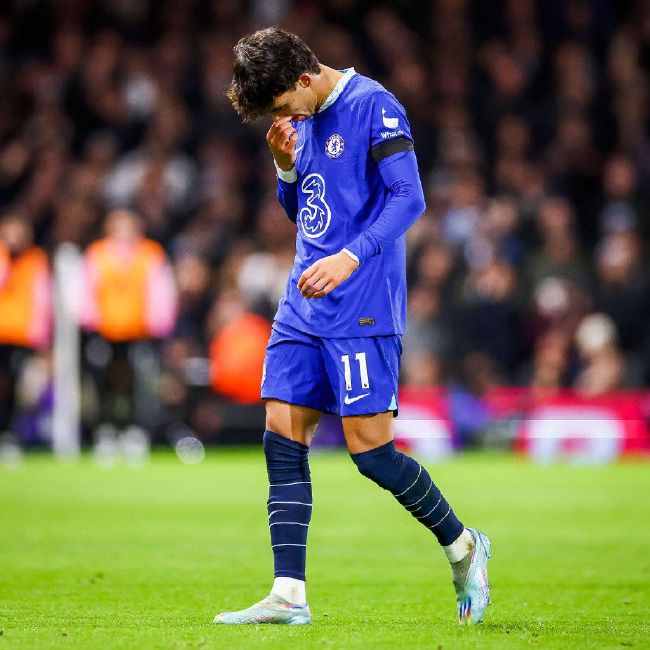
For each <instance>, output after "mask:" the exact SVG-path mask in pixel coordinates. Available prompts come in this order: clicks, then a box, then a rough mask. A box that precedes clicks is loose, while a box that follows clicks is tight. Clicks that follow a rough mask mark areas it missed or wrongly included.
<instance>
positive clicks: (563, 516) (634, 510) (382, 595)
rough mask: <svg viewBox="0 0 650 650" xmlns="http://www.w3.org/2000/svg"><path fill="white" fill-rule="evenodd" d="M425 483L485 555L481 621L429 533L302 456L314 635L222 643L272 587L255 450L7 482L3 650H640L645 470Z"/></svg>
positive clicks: (326, 461) (307, 631)
mask: <svg viewBox="0 0 650 650" xmlns="http://www.w3.org/2000/svg"><path fill="white" fill-rule="evenodd" d="M429 469H430V470H431V473H432V475H433V477H434V480H435V481H436V482H437V483H438V484H439V486H440V487H441V488H442V490H443V491H444V493H445V495H446V496H447V497H448V499H449V500H450V501H451V503H452V504H453V507H454V508H455V510H456V511H457V513H458V514H459V516H460V517H461V518H462V519H463V520H464V521H465V522H466V523H468V524H470V525H473V526H478V527H481V528H483V529H484V530H485V531H486V532H487V533H488V534H489V536H490V538H491V540H492V544H493V559H492V561H491V566H490V568H491V572H490V575H491V581H492V583H493V595H492V601H493V605H492V607H490V608H489V610H488V613H487V615H486V620H485V622H484V623H483V624H482V625H480V626H477V627H471V628H460V627H459V626H458V625H457V624H456V622H455V602H454V595H453V587H452V585H451V579H450V572H449V568H448V566H447V564H446V560H445V559H444V556H443V554H442V553H441V552H440V551H439V550H438V549H437V548H436V543H435V539H434V537H433V536H432V535H431V534H430V533H427V531H425V530H424V529H421V527H420V526H418V524H417V523H416V522H415V521H414V520H413V519H412V518H411V517H410V516H409V515H407V514H405V513H404V512H403V511H402V510H401V508H400V506H399V505H398V504H397V503H396V502H395V501H394V500H393V498H392V497H391V496H390V495H389V494H388V493H386V492H384V491H382V490H380V489H378V488H376V487H375V486H374V485H372V484H371V483H370V482H369V481H367V480H366V479H364V478H363V477H361V476H360V475H359V474H358V473H357V472H356V469H355V468H354V466H353V464H352V462H351V461H350V460H349V458H348V457H347V456H346V455H345V454H343V453H326V454H325V453H323V454H313V455H312V475H313V481H314V497H315V504H314V512H313V517H312V526H311V529H310V532H309V539H310V548H309V556H308V581H309V582H308V587H309V591H308V595H309V601H310V605H311V607H312V613H313V616H314V621H313V624H312V625H311V626H301V627H289V626H268V625H267V626H264V625H260V626H246V627H228V626H216V625H213V624H212V622H211V621H212V617H213V616H214V614H215V613H216V612H219V611H223V610H226V609H232V608H237V609H239V608H242V607H246V606H248V605H249V604H251V603H252V602H254V601H255V600H258V599H260V598H261V597H263V596H264V595H265V594H266V593H267V591H268V588H269V585H270V581H271V566H272V564H271V553H270V550H269V545H268V539H267V538H268V530H267V521H266V510H265V500H266V479H265V470H264V463H263V458H262V455H261V452H251V451H248V452H241V451H212V452H210V453H209V454H208V457H207V459H206V461H205V462H204V463H203V464H202V465H198V466H185V465H182V464H180V463H179V462H178V460H177V459H176V458H175V456H172V455H171V454H157V455H155V456H154V457H153V458H152V460H151V462H150V463H149V464H148V465H146V466H145V467H144V468H142V469H131V468H129V467H125V466H121V467H117V468H114V469H110V470H102V469H98V468H97V467H96V466H94V465H93V463H92V462H91V461H90V460H89V459H84V460H83V461H81V462H80V463H78V464H74V465H60V464H57V463H55V462H54V461H52V460H51V459H49V458H45V457H31V458H28V460H27V461H26V463H24V464H23V465H22V466H21V467H19V468H17V469H14V470H8V469H3V468H0V571H1V573H0V629H1V630H2V635H1V636H0V650H3V649H4V648H36V649H38V650H41V649H46V648H93V649H104V648H128V649H130V650H133V649H136V648H138V649H139V648H145V649H149V648H172V649H175V648H178V649H180V648H205V649H208V648H233V649H237V650H239V649H245V648H255V649H256V650H259V649H260V648H273V650H283V649H285V648H288V649H290V648H295V649H296V650H298V649H299V650H302V649H304V648H343V649H346V650H347V649H348V648H373V649H375V648H386V649H391V650H393V649H395V648H400V649H406V648H427V649H431V650H441V649H444V650H452V649H454V650H455V649H458V648H481V649H483V648H499V649H509V648H522V647H529V646H534V647H538V648H544V649H546V648H561V649H563V650H566V649H570V648H624V647H634V648H642V647H645V648H647V647H650V626H649V624H648V603H649V602H650V554H649V552H648V551H649V549H650V523H649V522H650V496H649V495H650V466H649V465H648V464H642V463H631V462H630V463H623V464H620V465H617V466H613V467H605V468H572V467H566V466H560V467H537V466H534V465H531V464H529V463H527V462H526V461H523V460H521V459H517V458H514V457H503V456H480V455H479V456H464V457H460V458H458V459H456V460H454V461H452V462H450V463H446V464H444V465H439V466H436V465H433V466H430V467H429Z"/></svg>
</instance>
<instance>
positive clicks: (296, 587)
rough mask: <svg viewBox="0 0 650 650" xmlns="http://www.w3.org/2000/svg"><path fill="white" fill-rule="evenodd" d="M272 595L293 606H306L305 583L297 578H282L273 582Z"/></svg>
mask: <svg viewBox="0 0 650 650" xmlns="http://www.w3.org/2000/svg"><path fill="white" fill-rule="evenodd" d="M271 593H272V594H275V595H276V596H280V598H284V599H285V600H286V601H287V602H289V603H291V604H292V605H306V604H307V594H306V590H305V581H304V580H298V579H297V578H289V577H285V576H281V577H278V578H276V579H275V580H274V581H273V587H272V588H271Z"/></svg>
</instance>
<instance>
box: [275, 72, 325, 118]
mask: <svg viewBox="0 0 650 650" xmlns="http://www.w3.org/2000/svg"><path fill="white" fill-rule="evenodd" d="M316 104H317V97H316V92H315V91H314V87H313V85H312V83H311V77H310V76H309V75H308V74H304V75H301V77H300V79H298V83H297V84H296V87H295V88H294V89H293V90H287V92H285V93H282V94H281V95H279V96H278V97H276V98H275V101H274V102H273V105H272V107H271V116H272V117H273V119H274V120H277V119H278V118H280V117H285V116H287V115H290V116H291V119H292V121H294V122H303V121H304V120H307V119H309V118H310V117H311V116H312V115H313V114H314V113H315V112H316Z"/></svg>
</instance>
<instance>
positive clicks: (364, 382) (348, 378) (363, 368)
mask: <svg viewBox="0 0 650 650" xmlns="http://www.w3.org/2000/svg"><path fill="white" fill-rule="evenodd" d="M354 358H355V359H356V360H357V361H358V362H359V376H360V377H361V388H370V381H369V379H368V365H367V364H366V353H365V352H357V353H356V354H355V355H354ZM341 361H343V373H344V376H345V389H346V390H352V372H351V370H350V355H349V354H344V355H343V356H342V357H341Z"/></svg>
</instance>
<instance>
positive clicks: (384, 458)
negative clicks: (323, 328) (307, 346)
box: [327, 337, 489, 622]
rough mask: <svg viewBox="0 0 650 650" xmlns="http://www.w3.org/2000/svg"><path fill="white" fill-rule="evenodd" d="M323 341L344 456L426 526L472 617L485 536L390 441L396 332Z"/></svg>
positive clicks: (483, 587)
mask: <svg viewBox="0 0 650 650" xmlns="http://www.w3.org/2000/svg"><path fill="white" fill-rule="evenodd" d="M327 347H328V349H329V351H330V354H329V355H328V357H329V362H328V371H329V372H330V378H338V382H339V384H338V385H339V399H340V404H339V408H340V413H341V415H342V416H343V431H344V434H345V439H346V443H347V446H348V450H349V452H350V455H351V457H352V460H353V461H354V463H355V464H356V466H357V467H358V469H359V471H360V472H361V473H362V474H363V475H364V476H366V477H368V478H370V479H371V480H372V481H374V482H375V483H377V485H379V486H380V487H382V488H384V489H385V490H388V491H389V492H391V493H392V494H393V495H394V496H395V498H396V499H397V501H398V502H399V503H400V504H401V505H402V506H404V508H405V509H406V510H407V511H409V512H410V513H411V515H412V516H413V517H414V518H415V519H416V520H417V521H419V522H420V523H421V524H422V525H423V526H425V527H426V528H427V529H429V530H430V531H431V532H433V534H434V535H435V536H436V538H437V540H438V543H439V544H440V545H441V546H442V547H443V550H444V552H445V555H446V557H447V558H448V560H449V562H450V564H451V568H452V575H453V578H454V586H455V587H456V594H457V600H458V610H459V616H460V618H461V621H462V622H467V621H468V620H471V619H470V618H469V617H470V616H471V613H472V610H473V612H474V622H478V621H480V620H481V619H482V616H483V613H484V611H485V608H486V607H487V604H488V601H489V585H488V583H487V572H486V571H485V565H486V563H487V557H489V541H488V540H487V538H486V537H485V536H484V535H483V534H482V533H479V532H478V531H474V530H472V529H466V528H465V527H464V526H463V524H462V523H461V522H460V520H459V519H458V518H457V517H456V515H455V513H454V511H453V510H452V508H451V506H450V504H449V503H448V502H447V500H446V499H445V498H444V496H443V495H442V493H441V492H440V490H439V489H438V487H437V486H436V485H435V483H434V482H433V480H432V478H431V476H430V475H429V473H428V472H427V470H426V469H425V468H424V467H423V466H422V465H421V464H420V463H418V462H417V461H415V460H414V459H412V458H410V457H409V456H407V455H405V454H403V453H401V452H399V451H398V450H397V449H396V448H395V445H394V443H393V411H394V410H396V408H397V378H398V375H399V359H400V353H401V345H400V342H399V339H398V337H369V338H359V339H349V340H335V339H332V340H329V341H328V343H327ZM468 584H469V592H470V593H469V594H468ZM472 598H473V600H474V603H473V606H470V604H469V602H470V600H471V599H472Z"/></svg>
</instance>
